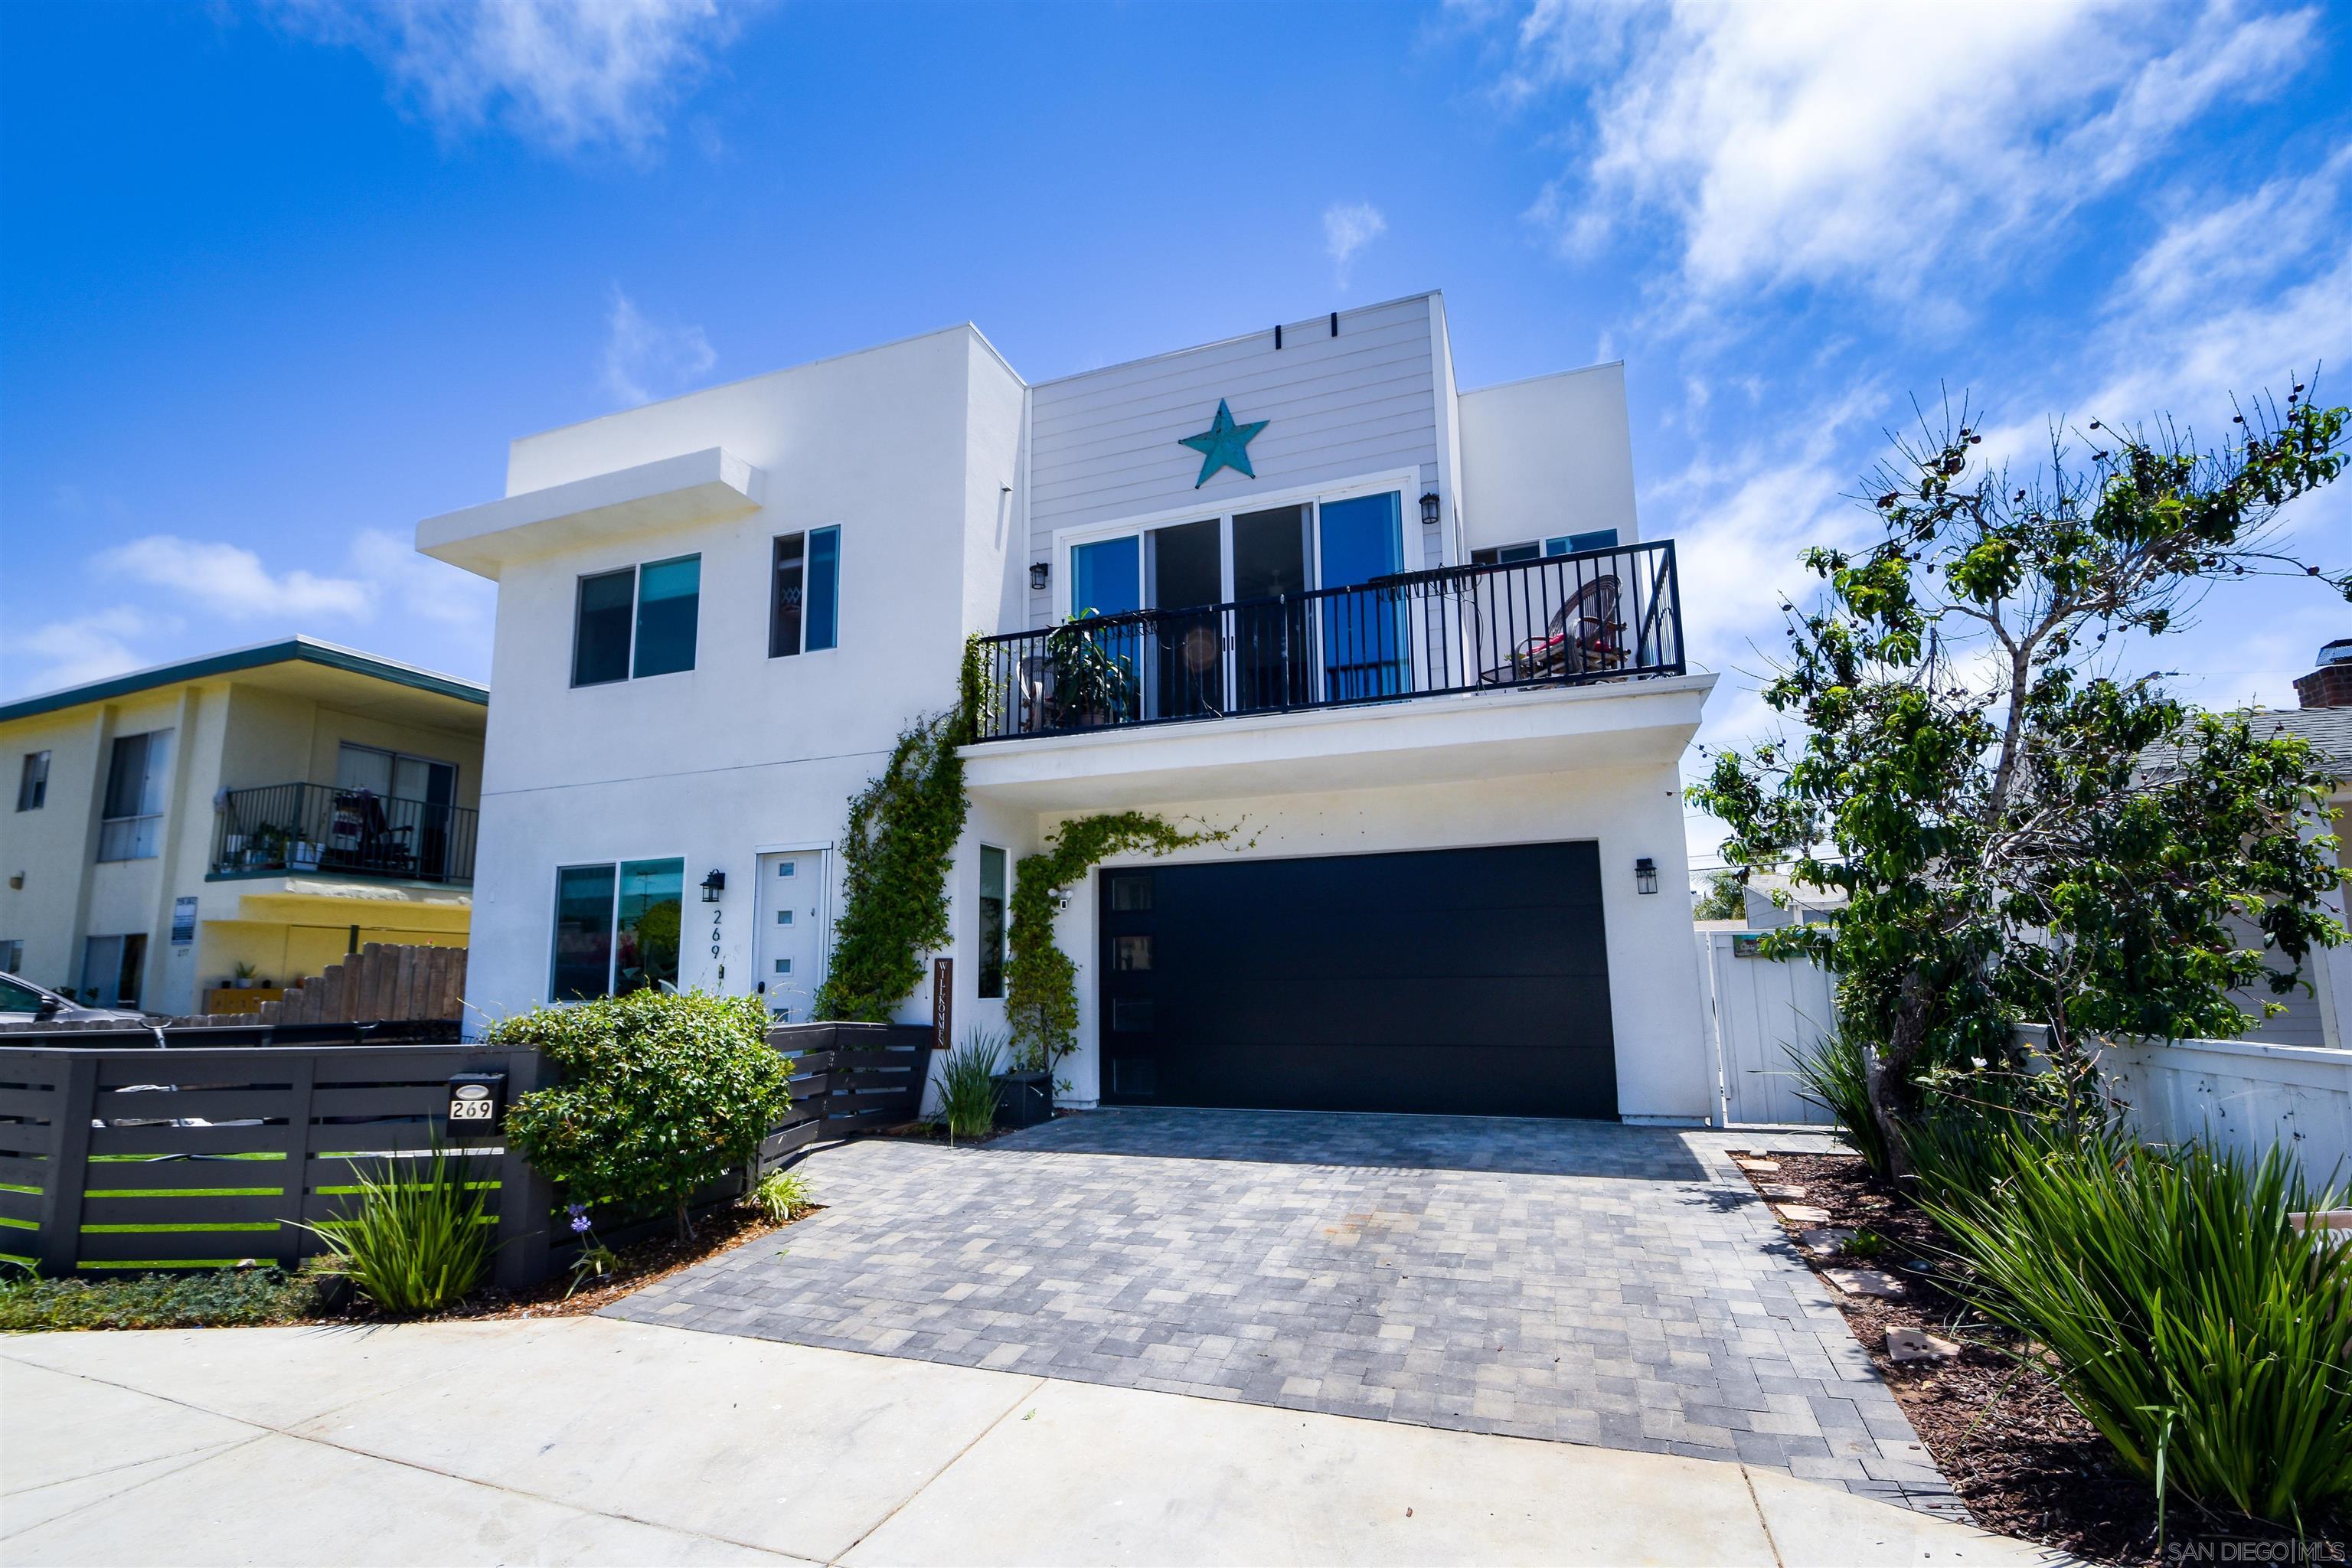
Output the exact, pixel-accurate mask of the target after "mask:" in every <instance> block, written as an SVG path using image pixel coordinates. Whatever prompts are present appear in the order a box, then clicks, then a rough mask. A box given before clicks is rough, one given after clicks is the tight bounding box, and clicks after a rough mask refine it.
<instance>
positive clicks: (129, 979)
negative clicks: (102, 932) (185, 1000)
mask: <svg viewBox="0 0 2352 1568" xmlns="http://www.w3.org/2000/svg"><path fill="white" fill-rule="evenodd" d="M146 967H147V933H146V932H145V931H132V932H131V934H130V935H128V936H94V937H91V938H89V941H88V942H85V943H84V944H83V946H82V956H81V994H82V1000H83V1001H85V1002H88V1003H89V1004H90V1005H93V1006H98V1007H136V1006H138V1005H139V991H140V978H141V973H142V971H144V970H145V969H146Z"/></svg>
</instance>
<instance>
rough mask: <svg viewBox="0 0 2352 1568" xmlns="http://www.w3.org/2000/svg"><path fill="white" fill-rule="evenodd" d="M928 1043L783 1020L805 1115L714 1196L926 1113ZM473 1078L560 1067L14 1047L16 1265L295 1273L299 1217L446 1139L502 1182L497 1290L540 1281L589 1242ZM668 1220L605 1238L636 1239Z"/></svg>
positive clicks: (354, 1048)
mask: <svg viewBox="0 0 2352 1568" xmlns="http://www.w3.org/2000/svg"><path fill="white" fill-rule="evenodd" d="M21 1038H24V1037H21V1036H12V1037H10V1039H11V1040H12V1041H13V1040H16V1039H21ZM929 1041H930V1031H929V1029H927V1028H923V1027H920V1026H908V1027H902V1026H886V1025H860V1024H809V1025H801V1026H791V1027H783V1028H778V1029H776V1030H774V1031H772V1033H771V1034H770V1036H769V1043H770V1045H771V1046H772V1047H774V1048H775V1049H777V1050H779V1051H782V1052H783V1053H785V1054H786V1055H788V1056H790V1057H792V1058H793V1059H794V1073H793V1108H792V1110H791V1111H790V1112H788V1113H787V1115H786V1116H785V1118H784V1119H783V1120H782V1121H781V1122H779V1123H778V1125H777V1126H776V1127H774V1128H773V1129H772V1130H771V1131H770V1132H769V1134H768V1137H767V1138H766V1139H765V1140H764V1141H763V1142H762V1143H761V1149H760V1158H759V1163H758V1168H757V1170H756V1171H752V1172H743V1171H737V1172H733V1173H730V1174H729V1176H728V1177H726V1178H725V1179H722V1180H721V1181H719V1182H716V1183H713V1184H711V1186H710V1187H709V1188H707V1189H706V1190H705V1191H704V1192H703V1193H701V1194H697V1199H698V1201H699V1202H717V1201H719V1200H721V1199H724V1198H728V1197H731V1196H733V1195H735V1194H738V1193H740V1192H741V1191H742V1190H743V1189H744V1187H745V1186H746V1184H748V1183H749V1182H750V1181H751V1180H752V1179H754V1178H755V1177H756V1176H757V1175H758V1174H759V1173H764V1172H765V1171H768V1170H771V1169H774V1168H776V1167H778V1166H780V1165H782V1164H785V1163H789V1162H790V1161H792V1160H793V1159H795V1158H797V1157H798V1156H799V1154H800V1153H801V1152H803V1151H804V1150H806V1149H807V1148H808V1147H809V1146H810V1145H811V1144H813V1143H815V1142H819V1141H820V1140H823V1139H827V1138H833V1137H838V1136H841V1135H843V1134H845V1133H848V1132H854V1131H860V1130H870V1129H873V1128H876V1127H880V1126H886V1125H888V1124H891V1123H893V1122H900V1121H909V1120H911V1119H912V1118H913V1117H914V1116H915V1115H916V1114H917V1112H918V1110H919V1108H920V1103H921V1096H922V1089H923V1082H924V1078H925V1076H926V1075H927V1074H928V1072H929V1060H930V1052H929ZM68 1042H70V1043H68ZM475 1072H492V1073H504V1074H506V1075H507V1092H508V1096H509V1100H512V1098H514V1097H515V1096H519V1095H520V1094H523V1093H526V1092H528V1091H529V1090H530V1089H534V1088H536V1087H538V1086H539V1085H541V1083H543V1082H547V1081H551V1079H552V1076H553V1073H552V1069H551V1066H550V1064H548V1063H547V1061H546V1060H545V1059H544V1058H541V1056H540V1055H539V1054H538V1053H537V1052H535V1051H530V1050H511V1049H504V1048H500V1047H488V1046H468V1045H388V1046H386V1045H351V1044H343V1045H295V1044H280V1045H242V1044H241V1045H231V1046H205V1047H194V1048H189V1049H179V1048H164V1049H157V1048H156V1047H155V1046H154V1044H153V1042H152V1038H151V1039H150V1040H149V1043H148V1044H147V1045H146V1047H144V1048H124V1047H122V1046H121V1045H120V1044H114V1043H95V1042H94V1040H93V1037H89V1036H63V1037H43V1038H42V1039H41V1040H40V1042H39V1043H38V1044H26V1045H16V1044H13V1043H11V1044H6V1045H0V1257H5V1258H10V1259H11V1260H13V1261H16V1262H20V1263H25V1264H27V1265H32V1266H36V1267H37V1268H40V1270H41V1271H42V1272H43V1273H46V1274H55V1275H64V1274H72V1273H80V1274H85V1275H102V1274H106V1273H110V1272H116V1271H122V1270H132V1271H136V1270H144V1269H180V1268H220V1267H222V1266H224V1265H231V1264H236V1263H238V1262H242V1261H246V1260H248V1259H250V1260H252V1261H255V1262H268V1263H276V1264H278V1265H279V1266H281V1267H287V1268H291V1267H294V1266H295V1265H297V1264H299V1262H300V1260H301V1259H302V1258H306V1257H310V1256H311V1255H313V1254H316V1253H318V1252H320V1251H321V1250H323V1247H324V1244H323V1243H322V1242H321V1241H320V1238H319V1237H318V1236H317V1235H316V1234H315V1233H313V1232H311V1231H310V1230H307V1229H304V1228H302V1227H303V1226H315V1225H318V1224H320V1222H321V1221H324V1220H329V1219H335V1218H339V1217H341V1216H343V1215H348V1214H350V1213H352V1211H353V1209H354V1207H355V1205H356V1204H357V1202H358V1196H357V1191H356V1188H357V1183H358V1178H359V1176H360V1175H361V1174H362V1173H370V1174H373V1175H376V1176H379V1177H380V1176H381V1175H382V1174H383V1173H385V1172H386V1171H388V1170H397V1169H398V1162H400V1161H401V1160H404V1159H413V1158H415V1157H416V1156H417V1155H419V1154H421V1153H424V1152H427V1151H429V1150H431V1149H433V1148H436V1147H440V1148H444V1149H446V1150H449V1151H450V1152H453V1153H460V1154H463V1155H465V1156H466V1157H467V1158H469V1159H471V1160H472V1161H473V1162H474V1163H475V1179H476V1180H478V1181H481V1182H483V1183H485V1184H486V1185H487V1186H488V1201H489V1205H490V1206H491V1208H492V1210H493V1212H494V1213H495V1214H496V1215H497V1222H498V1232H499V1251H498V1253H497V1262H496V1279H497V1281H498V1283H499V1284H501V1285H506V1286H509V1287H518V1286H524V1285H529V1284H532V1283H535V1282H537V1281H538V1280H540V1279H544V1278H546V1277H547V1276H548V1275H549V1274H551V1273H552V1272H555V1271H558V1270H560V1269H562V1268H566V1267H568V1266H569V1264H570V1262H571V1260H572V1258H573V1257H575V1256H576V1254H577V1242H576V1241H575V1239H574V1238H573V1237H572V1235H571V1232H570V1229H569V1227H568V1226H565V1225H564V1224H562V1221H561V1217H560V1215H558V1213H557V1211H556V1209H555V1200H556V1196H557V1194H555V1193H554V1191H553V1189H552V1188H551V1186H550V1184H548V1182H547V1180H546V1178H545V1177H543V1176H542V1175H541V1174H540V1173H539V1172H538V1171H536V1170H534V1169H533V1168H532V1167H531V1165H530V1163H529V1162H528V1161H526V1160H524V1159H523V1158H522V1156H521V1155H520V1152H516V1151H514V1150H511V1149H509V1148H507V1147H506V1146H505V1144H504V1143H503V1142H502V1141H501V1140H500V1138H499V1134H498V1132H497V1131H496V1130H495V1129H488V1130H482V1131H473V1130H469V1129H468V1128H467V1127H466V1126H465V1124H463V1123H457V1124H453V1123H451V1122H450V1121H448V1120H447V1110H448V1101H449V1079H451V1078H452V1077H453V1076H455V1075H457V1074H459V1073H475ZM652 1223H653V1222H645V1223H644V1224H640V1225H636V1226H621V1227H614V1228H604V1227H601V1226H600V1232H599V1234H600V1237H601V1238H602V1239H603V1240H604V1241H605V1242H606V1244H607V1245H614V1244H625V1242H626V1241H627V1240H629V1239H631V1238H632V1237H633V1236H634V1235H635V1234H637V1233H639V1232H641V1231H643V1230H645V1229H646V1228H649V1227H650V1225H651V1224H652Z"/></svg>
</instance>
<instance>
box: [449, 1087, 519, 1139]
mask: <svg viewBox="0 0 2352 1568" xmlns="http://www.w3.org/2000/svg"><path fill="white" fill-rule="evenodd" d="M506 1109H507V1075H506V1074H504V1073H502V1072H461V1073H457V1074H455V1075H453V1076H452V1077H451V1078H450V1079H449V1126H450V1128H451V1130H452V1131H455V1130H457V1129H458V1128H464V1127H481V1128H490V1127H496V1126H497V1125H498V1124H499V1117H501V1116H503V1115H505V1114H506Z"/></svg>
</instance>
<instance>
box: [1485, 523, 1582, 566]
mask: <svg viewBox="0 0 2352 1568" xmlns="http://www.w3.org/2000/svg"><path fill="white" fill-rule="evenodd" d="M1616 548H1617V531H1616V530H1615V529H1613V528H1596V529H1594V530H1593V531H1591V532H1590V533H1556V534H1554V535H1552V537H1550V538H1549V539H1547V540H1545V541H1544V542H1542V543H1540V544H1538V543H1537V542H1535V541H1534V540H1532V539H1530V540H1528V542H1526V543H1524V544H1497V545H1493V546H1490V547H1488V548H1487V549H1485V550H1474V551H1472V552H1470V564H1471V565H1473V566H1509V565H1512V564H1514V563H1517V562H1521V561H1536V560H1540V559H1541V558H1542V557H1544V556H1547V555H1575V554H1579V553H1580V552H1583V551H1587V550H1614V549H1616Z"/></svg>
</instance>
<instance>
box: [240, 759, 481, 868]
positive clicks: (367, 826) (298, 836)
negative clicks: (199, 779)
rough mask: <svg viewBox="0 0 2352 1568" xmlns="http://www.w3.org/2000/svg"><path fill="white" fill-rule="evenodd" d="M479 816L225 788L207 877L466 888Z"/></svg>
mask: <svg viewBox="0 0 2352 1568" xmlns="http://www.w3.org/2000/svg"><path fill="white" fill-rule="evenodd" d="M478 815H479V814H478V813H477V812H474V811H472V810H470V809H468V808H467V807H465V806H462V805H437V804H435V803H432V802H428V801H421V800H398V799H394V798H392V797H390V796H385V795H376V794H374V793H373V792H372V791H369V790H363V789H338V788H336V787H334V786H333V785H331V784H269V785H268V786H266V787H263V788H260V789H237V790H229V791H227V792H226V794H225V795H224V797H223V802H222V808H221V810H220V811H219V813H218V814H217V815H216V816H215V819H214V826H213V856H212V874H213V875H214V876H215V877H259V876H285V875H288V874H289V873H291V874H301V873H318V874H320V875H326V876H336V877H367V878H374V879H385V880H393V881H404V882H440V883H447V884H467V885H469V884H471V883H472V881H473V879H474V830H475V826H476V822H477V819H478Z"/></svg>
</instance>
